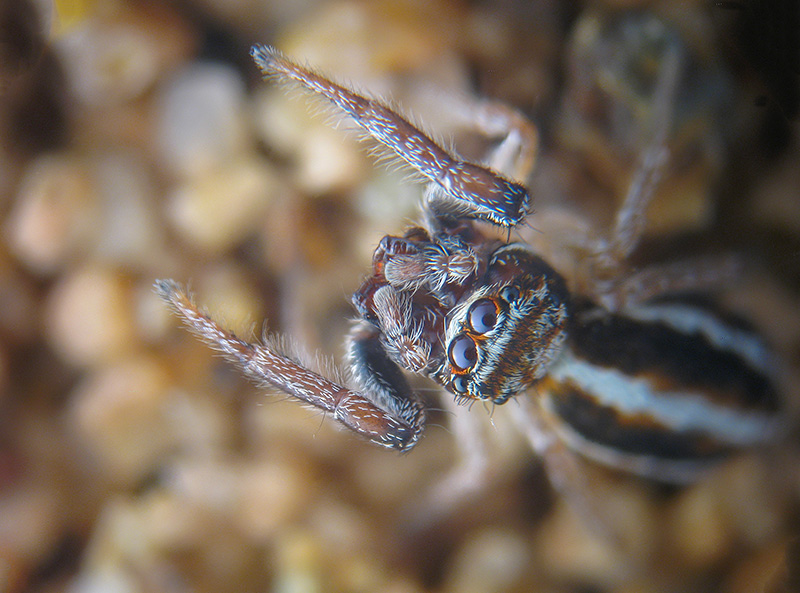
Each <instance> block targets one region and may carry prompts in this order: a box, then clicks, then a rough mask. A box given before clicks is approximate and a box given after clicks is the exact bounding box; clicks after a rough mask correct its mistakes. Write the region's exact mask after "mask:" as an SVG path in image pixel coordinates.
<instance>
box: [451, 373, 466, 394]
mask: <svg viewBox="0 0 800 593" xmlns="http://www.w3.org/2000/svg"><path fill="white" fill-rule="evenodd" d="M450 389H452V390H453V393H458V394H462V393H466V392H467V379H466V378H465V377H464V376H463V375H456V377H455V379H453V380H452V381H451V382H450Z"/></svg>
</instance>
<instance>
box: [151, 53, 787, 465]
mask: <svg viewBox="0 0 800 593" xmlns="http://www.w3.org/2000/svg"><path fill="white" fill-rule="evenodd" d="M252 56H253V58H254V59H255V61H256V63H257V64H258V66H259V67H260V68H261V70H262V71H263V73H264V74H265V75H266V76H267V77H269V78H274V79H276V80H278V81H280V82H285V83H291V84H294V85H297V86H300V87H302V88H304V89H306V90H307V91H310V92H311V93H313V94H315V95H319V96H322V97H324V98H325V99H327V100H329V101H330V102H331V103H333V105H334V106H335V107H336V108H338V109H339V110H341V111H342V112H344V113H345V114H346V115H347V116H349V118H351V119H352V120H353V121H354V122H355V123H356V124H357V125H358V126H359V127H360V128H361V129H363V131H365V132H366V133H367V134H368V135H369V136H371V137H372V138H373V139H375V140H377V141H378V142H379V143H381V144H382V145H384V146H385V147H387V148H388V149H389V150H390V151H392V152H393V153H394V155H396V156H397V157H399V158H400V159H401V160H402V161H404V162H405V163H406V164H408V165H409V166H410V167H411V168H412V169H414V170H415V171H416V172H417V173H419V174H421V175H422V176H423V177H425V178H426V179H427V181H428V182H429V183H428V186H427V191H426V194H425V198H424V204H423V219H424V226H418V227H412V228H410V229H408V230H407V231H406V232H405V233H404V235H403V236H402V237H397V236H391V235H388V236H386V237H384V238H383V239H382V240H381V241H380V243H379V245H378V247H377V249H376V250H375V253H374V256H373V260H372V271H371V275H370V276H369V277H368V278H367V279H366V280H365V281H364V282H363V284H362V286H361V288H359V290H358V291H356V293H355V295H354V296H353V304H354V306H355V310H356V311H357V313H358V317H359V320H358V321H356V322H355V323H354V324H353V327H352V330H351V332H350V334H349V338H348V341H347V366H348V368H349V375H348V376H349V378H350V379H349V380H348V381H349V386H345V385H343V384H342V383H343V382H342V381H332V380H330V379H328V378H325V377H323V376H321V375H320V374H318V373H317V372H313V371H311V370H309V369H308V368H306V367H305V366H304V365H303V364H302V363H301V362H299V361H298V360H296V359H295V358H294V357H293V356H292V355H290V354H287V353H286V352H284V351H283V350H282V348H281V347H280V346H279V345H278V344H277V343H276V341H274V340H266V341H265V343H262V344H253V343H248V342H245V341H242V340H240V339H239V338H237V337H236V336H234V335H233V334H232V333H230V332H229V331H227V330H225V329H224V328H222V327H221V326H219V325H218V324H217V323H216V322H215V321H214V320H213V319H211V318H210V317H209V316H208V315H206V314H204V313H202V312H201V311H200V310H198V308H197V307H196V306H195V304H194V303H193V302H192V300H191V298H190V297H189V296H188V295H187V293H186V292H185V290H184V289H183V288H182V287H181V286H180V285H178V284H177V283H175V282H174V281H172V280H164V281H158V282H156V285H155V286H156V290H157V292H158V294H159V295H160V296H161V297H162V298H163V299H164V300H165V301H167V302H168V303H169V304H170V305H171V307H172V308H173V310H174V311H175V312H176V314H177V315H178V316H180V317H181V318H182V319H183V321H184V322H185V323H186V324H187V325H188V326H189V327H190V328H191V329H192V330H193V331H194V332H195V333H197V334H198V335H199V336H200V337H201V338H202V339H204V340H205V341H206V342H208V343H209V344H210V345H211V346H213V347H214V348H216V349H217V350H219V351H220V352H221V353H222V354H223V355H224V356H225V358H227V359H228V360H230V361H231V362H232V363H233V364H234V365H236V366H237V367H239V368H240V369H241V370H242V371H243V372H244V373H245V374H246V375H248V376H249V377H250V378H252V379H254V380H255V381H256V382H259V383H262V384H265V385H271V386H274V387H276V388H278V389H280V390H281V391H283V392H285V393H287V394H289V395H290V396H292V397H294V398H296V399H298V400H301V401H303V402H306V403H307V404H311V405H312V406H314V407H317V408H320V409H322V410H324V411H325V412H326V413H327V414H330V416H331V417H333V418H334V419H335V420H337V421H338V422H340V423H341V424H343V425H344V426H346V427H348V428H349V429H350V430H352V431H354V432H356V433H358V434H360V435H362V436H364V437H366V438H367V439H368V440H370V441H372V442H373V443H376V444H378V445H382V446H384V447H390V448H394V449H398V450H401V451H407V450H409V449H411V448H412V447H413V446H414V445H415V444H416V443H417V441H418V440H419V438H420V436H421V434H422V431H423V428H424V425H425V408H424V406H423V403H422V401H421V399H420V398H419V397H418V396H417V395H416V394H415V393H414V391H413V390H412V389H411V387H410V386H409V383H408V382H407V380H406V377H405V375H404V371H410V372H412V373H418V374H422V375H425V376H427V377H429V378H430V379H432V380H433V381H434V382H436V383H438V384H439V385H440V386H442V387H444V389H445V390H446V391H448V392H449V394H450V395H449V396H448V397H451V398H454V399H455V400H456V401H457V402H459V403H464V402H471V401H476V400H479V401H484V402H489V403H491V404H496V405H500V404H504V403H506V402H508V401H509V400H513V401H515V402H516V405H515V406H514V408H515V410H514V416H515V418H517V420H518V423H519V426H520V427H521V429H522V431H523V433H524V434H525V435H526V437H527V439H528V440H529V441H530V444H531V445H532V446H533V448H534V449H535V450H536V451H537V452H538V453H539V454H541V455H543V456H544V458H545V460H548V459H549V460H553V459H554V458H555V459H562V460H563V459H564V458H565V455H566V454H567V453H569V452H570V451H577V452H578V453H581V454H583V455H585V456H587V457H590V458H593V459H595V460H599V461H601V462H603V463H605V464H608V465H611V466H613V467H616V468H622V469H624V470H627V471H629V472H633V473H636V474H640V475H645V476H651V477H656V478H658V479H662V480H686V479H690V478H692V477H693V476H695V475H696V473H697V472H698V471H699V470H700V469H702V468H704V467H706V466H707V465H708V464H709V463H711V462H713V461H715V460H716V459H718V458H719V457H721V456H722V455H724V454H726V453H728V452H730V451H732V450H735V449H739V448H743V447H749V446H752V445H755V444H757V443H760V442H762V441H764V440H765V439H767V438H769V437H770V435H771V434H772V433H773V431H774V429H775V424H776V418H777V416H778V412H779V407H780V405H779V404H780V402H779V398H778V394H777V390H776V389H775V388H774V386H773V384H772V378H773V376H774V368H773V361H772V358H771V356H770V354H769V352H768V351H767V349H766V348H765V347H764V346H763V344H762V342H761V341H760V340H759V339H758V338H757V337H756V336H755V335H754V334H753V333H752V332H750V331H749V330H747V329H743V328H742V327H739V326H735V325H731V324H728V323H727V322H726V321H723V319H722V318H721V317H720V316H717V315H715V313H714V312H713V311H711V310H710V309H709V308H707V307H704V306H700V305H698V304H697V303H694V302H691V301H688V300H682V299H677V298H666V297H667V296H668V295H672V294H674V293H678V292H681V293H683V292H686V291H688V290H697V289H703V288H707V287H709V286H712V285H714V284H716V283H717V282H719V281H720V280H722V279H725V278H727V277H729V276H730V275H731V274H732V268H733V267H735V266H733V265H732V264H731V261H730V260H729V259H725V258H719V259H718V258H710V259H709V258H698V259H696V260H693V261H690V262H685V263H683V264H682V265H680V266H675V265H672V266H661V267H653V268H647V269H643V270H639V271H634V270H632V269H630V268H629V267H628V266H627V265H626V259H627V257H628V256H629V255H630V254H631V253H632V251H633V250H634V248H635V247H636V246H637V244H638V242H639V239H640V237H641V235H642V232H643V229H644V226H645V215H644V213H645V210H646V208H647V205H648V203H649V201H650V198H651V197H652V194H653V190H654V188H655V186H656V185H657V183H658V178H659V176H660V173H661V171H662V169H663V163H664V161H665V159H666V156H667V149H666V148H665V146H666V144H665V138H666V135H667V131H668V130H667V128H668V123H669V120H670V115H669V110H670V106H671V101H672V98H673V97H672V94H673V92H674V89H675V87H676V85H677V82H676V81H677V79H678V77H679V75H680V64H679V59H678V57H677V56H675V55H667V56H666V57H665V58H664V60H663V63H662V65H661V72H660V73H659V78H658V84H657V85H656V90H655V91H654V97H653V101H654V103H655V107H654V113H655V114H656V116H655V119H656V122H657V123H658V124H659V125H657V126H655V128H654V129H655V131H654V133H653V137H652V139H651V141H650V142H649V143H648V145H647V147H646V150H645V151H644V152H643V154H642V161H641V164H640V166H639V167H638V170H637V174H636V176H635V178H634V180H633V181H632V183H631V190H630V192H629V193H628V195H627V196H626V198H625V200H624V202H623V204H622V206H621V208H620V210H619V212H618V213H617V215H616V219H615V223H614V224H613V228H612V230H611V232H610V234H609V235H608V236H606V237H597V236H595V235H587V236H574V235H573V236H558V237H555V240H558V241H560V242H561V243H563V244H565V245H567V246H569V247H573V248H574V249H575V251H576V253H579V254H580V257H582V258H585V259H586V261H587V263H588V265H586V266H584V268H583V269H584V270H585V273H584V276H585V277H584V278H582V279H580V282H579V283H578V284H579V285H580V286H583V287H586V290H585V294H580V295H578V294H572V293H571V292H572V291H571V290H569V289H568V285H567V283H566V282H565V280H564V279H562V277H561V276H560V275H559V273H558V272H557V271H556V270H554V269H553V268H552V267H551V266H550V265H549V264H548V263H547V262H545V261H544V260H543V259H542V258H540V257H539V256H537V254H536V253H534V252H533V251H532V250H531V248H530V247H529V246H528V245H526V244H524V243H520V242H508V241H504V240H503V238H502V236H501V237H500V238H497V237H493V236H492V235H491V234H490V233H488V232H486V230H485V229H486V226H487V225H486V223H490V225H494V226H496V227H501V228H502V229H505V230H506V231H507V234H508V237H507V239H510V237H511V233H512V231H514V229H515V228H516V227H517V226H518V225H520V224H521V223H524V222H525V221H526V217H527V216H528V214H529V209H530V206H531V197H530V196H529V194H528V191H527V190H526V188H525V187H524V185H522V183H521V181H522V180H524V179H526V178H527V176H528V174H529V173H530V171H531V168H532V164H533V161H534V153H535V150H536V131H535V128H534V127H533V126H532V125H531V124H530V123H529V122H528V121H527V120H526V119H525V118H524V117H523V116H521V115H520V114H519V113H517V112H516V111H514V110H512V109H510V108H508V107H505V106H502V105H497V104H494V103H489V102H485V103H480V104H479V105H478V106H477V107H475V112H474V114H473V116H474V118H473V121H474V124H475V126H476V127H477V128H478V129H479V130H480V131H482V132H483V133H485V134H486V135H493V136H502V137H503V139H502V141H501V142H500V143H499V144H498V145H497V147H496V148H495V149H494V150H493V151H492V152H491V154H490V155H489V157H488V159H486V163H485V164H474V163H470V162H466V161H464V160H461V159H459V158H458V157H457V156H455V155H454V154H452V153H451V152H449V151H447V150H445V149H443V148H442V147H440V146H439V145H438V144H437V143H436V142H434V141H433V140H431V138H429V137H428V135H426V134H425V133H423V132H422V131H420V130H419V129H418V128H417V127H415V126H414V125H412V124H411V123H409V122H408V121H407V120H406V119H404V118H403V117H401V116H400V115H398V114H397V113H396V112H395V111H393V110H392V109H390V108H388V107H386V106H385V105H384V104H383V103H381V102H380V101H378V100H374V99H368V98H365V97H363V96H361V95H358V94H356V93H354V92H353V91H351V90H349V89H347V88H345V87H344V86H340V85H338V84H336V83H334V82H331V81H330V80H328V79H327V78H325V77H323V76H322V75H320V74H318V73H316V72H314V71H312V70H310V69H308V68H305V67H302V66H299V65H297V64H295V63H294V62H292V61H290V60H289V59H287V58H286V57H284V56H283V55H282V54H281V53H279V52H278V51H277V50H275V49H273V48H271V47H266V46H255V47H254V48H253V50H252ZM481 225H483V226H481ZM462 407H463V406H462ZM456 432H457V437H459V438H461V440H465V439H466V438H467V437H465V436H464V435H459V434H458V429H456Z"/></svg>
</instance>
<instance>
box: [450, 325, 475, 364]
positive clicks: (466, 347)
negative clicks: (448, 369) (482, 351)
mask: <svg viewBox="0 0 800 593" xmlns="http://www.w3.org/2000/svg"><path fill="white" fill-rule="evenodd" d="M447 357H448V358H449V359H450V364H451V365H453V368H455V369H456V370H457V371H466V370H469V369H471V368H472V365H474V364H475V361H477V360H478V349H477V347H476V346H475V342H473V341H472V338H470V337H469V336H467V335H464V334H461V335H460V336H456V337H455V338H454V339H453V341H452V342H450V350H449V352H448V353H447Z"/></svg>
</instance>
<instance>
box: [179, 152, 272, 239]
mask: <svg viewBox="0 0 800 593" xmlns="http://www.w3.org/2000/svg"><path fill="white" fill-rule="evenodd" d="M280 188H281V183H280V181H279V179H278V178H277V176H276V175H275V173H274V172H273V171H272V170H271V168H270V167H269V166H267V165H266V163H264V162H263V161H261V160H259V159H249V160H245V161H235V162H231V163H229V164H228V165H226V166H223V167H221V168H219V169H210V170H209V171H207V172H206V173H204V174H202V175H197V176H195V177H193V178H192V179H191V180H190V181H187V182H186V183H185V184H182V185H180V186H178V187H176V188H175V190H174V191H173V192H172V193H171V194H170V195H169V196H168V198H167V204H166V213H167V216H168V218H169V220H170V222H171V224H172V225H173V227H174V228H175V230H176V231H177V232H178V233H179V234H180V235H181V237H182V238H183V239H184V240H185V241H187V242H189V243H191V245H192V247H193V248H195V249H201V250H203V251H205V252H207V253H212V254H220V253H224V252H225V251H228V250H230V249H231V248H233V247H234V246H235V245H237V244H239V243H241V242H242V241H244V240H245V239H246V238H247V237H248V236H249V235H252V234H253V233H255V231H256V230H257V229H258V228H259V225H260V224H261V222H260V221H261V219H262V218H263V217H265V216H267V215H268V213H269V206H270V203H271V201H272V199H273V197H274V196H275V194H276V192H278V191H280Z"/></svg>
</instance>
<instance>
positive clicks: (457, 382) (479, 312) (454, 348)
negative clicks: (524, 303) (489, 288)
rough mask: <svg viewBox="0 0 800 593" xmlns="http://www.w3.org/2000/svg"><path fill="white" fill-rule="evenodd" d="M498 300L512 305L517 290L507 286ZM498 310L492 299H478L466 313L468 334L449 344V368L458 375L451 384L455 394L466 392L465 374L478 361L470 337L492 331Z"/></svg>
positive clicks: (476, 349) (517, 294)
mask: <svg viewBox="0 0 800 593" xmlns="http://www.w3.org/2000/svg"><path fill="white" fill-rule="evenodd" d="M500 298H501V299H503V300H504V301H506V302H507V303H512V302H514V301H515V300H517V298H519V289H518V288H517V287H515V286H507V287H505V288H504V289H503V290H501V291H500ZM499 311H500V309H499V306H498V303H497V301H496V300H494V299H489V298H483V299H478V300H477V301H475V302H474V303H472V306H471V307H470V308H469V310H468V311H467V327H468V332H467V333H463V334H459V335H458V336H456V337H455V338H453V341H452V342H450V347H449V348H448V351H447V358H448V360H449V361H450V366H452V367H453V370H455V372H456V373H459V374H458V375H457V376H456V377H455V378H454V379H453V382H452V384H451V385H452V388H453V390H454V391H455V392H456V393H463V392H465V391H466V377H465V376H464V373H467V372H468V371H470V370H471V369H472V367H474V366H475V363H476V362H477V361H478V345H477V344H476V343H475V340H474V339H473V338H472V336H479V335H483V334H485V333H486V332H488V331H491V330H492V329H494V327H495V325H497V316H498V313H499Z"/></svg>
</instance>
